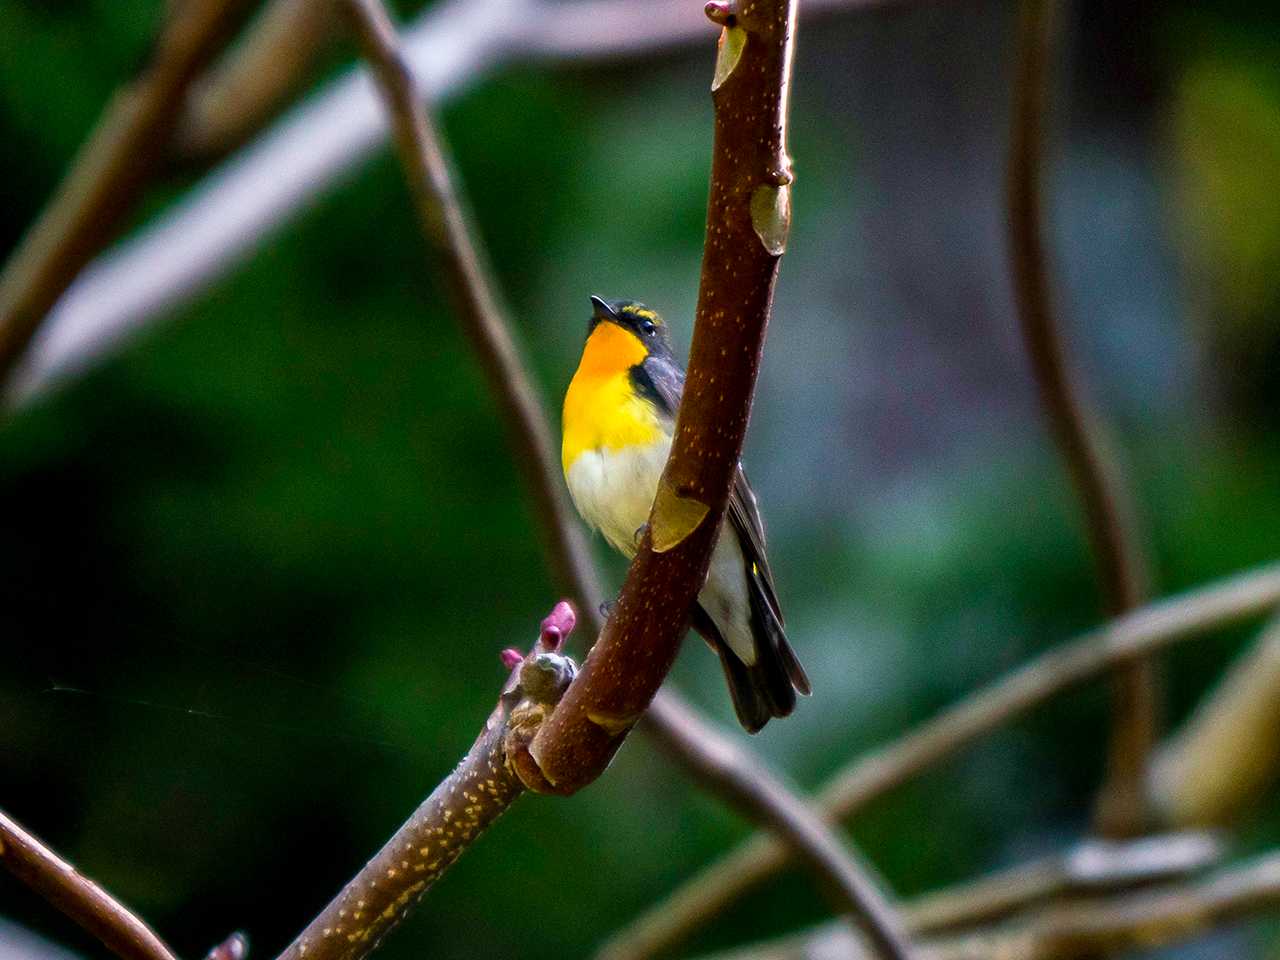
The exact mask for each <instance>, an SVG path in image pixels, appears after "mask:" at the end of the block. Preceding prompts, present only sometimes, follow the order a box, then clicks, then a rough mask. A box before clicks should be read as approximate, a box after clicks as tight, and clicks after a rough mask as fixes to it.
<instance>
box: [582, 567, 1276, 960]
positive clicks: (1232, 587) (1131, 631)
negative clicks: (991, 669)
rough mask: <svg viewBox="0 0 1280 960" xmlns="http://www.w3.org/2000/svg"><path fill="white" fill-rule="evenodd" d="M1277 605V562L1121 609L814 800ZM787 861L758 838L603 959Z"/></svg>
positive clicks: (851, 801)
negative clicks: (1116, 615) (1117, 668)
mask: <svg viewBox="0 0 1280 960" xmlns="http://www.w3.org/2000/svg"><path fill="white" fill-rule="evenodd" d="M1278 605H1280V565H1272V566H1269V567H1263V568H1261V569H1259V570H1255V571H1253V572H1250V573H1246V574H1241V575H1239V576H1236V577H1233V578H1231V579H1228V580H1224V581H1221V582H1219V583H1216V584H1211V585H1210V586H1207V587H1203V588H1200V589H1198V590H1195V591H1192V592H1190V593H1186V594H1183V595H1182V596H1179V597H1174V598H1172V599H1168V600H1164V601H1161V602H1159V603H1156V604H1152V605H1150V606H1147V607H1142V608H1140V609H1138V610H1135V611H1133V612H1132V613H1128V614H1125V615H1124V616H1122V617H1119V618H1117V619H1116V620H1114V621H1112V622H1111V623H1109V624H1108V625H1106V626H1105V627H1103V628H1101V629H1100V630H1097V631H1095V632H1093V633H1090V634H1087V635H1086V636H1084V637H1082V638H1081V639H1079V640H1076V641H1074V642H1072V643H1069V644H1067V645H1065V646H1062V647H1058V648H1056V649H1054V650H1050V651H1049V652H1047V653H1045V654H1042V655H1041V656H1039V657H1037V658H1036V659H1034V660H1032V661H1031V662H1030V663H1027V664H1026V665H1024V666H1022V667H1020V668H1019V669H1017V670H1015V671H1014V672H1012V673H1010V674H1007V675H1006V676H1004V677H1003V678H1001V679H999V680H997V681H996V682H995V683H993V684H991V685H990V686H987V687H984V688H982V689H981V690H978V691H977V692H975V693H973V694H970V695H969V696H968V697H966V698H965V699H963V700H961V701H960V702H958V703H956V704H954V705H953V706H951V707H949V708H947V709H946V710H944V711H943V712H942V713H941V714H939V715H938V716H936V717H934V718H933V719H931V720H929V721H927V722H926V723H924V724H922V725H920V726H918V727H917V728H916V729H914V730H912V731H911V732H909V733H907V734H906V735H905V736H903V737H901V738H900V739H898V740H895V741H892V742H891V743H889V744H887V745H885V746H883V747H881V748H879V749H878V750H874V751H872V752H871V753H870V754H868V755H866V756H864V757H861V758H859V759H857V760H855V761H853V762H852V763H851V764H849V765H848V766H846V767H845V768H843V769H842V770H840V771H838V772H837V773H836V775H835V776H834V777H833V778H832V779H831V780H829V781H828V782H827V784H826V785H825V786H824V787H823V788H822V790H821V792H820V793H819V794H818V798H817V807H818V809H819V811H820V812H821V814H822V815H823V816H824V817H826V818H827V819H828V820H831V821H833V822H834V821H837V820H842V819H844V818H847V817H849V816H851V815H852V814H854V813H856V812H857V811H859V810H861V809H862V808H863V807H864V806H866V805H867V804H868V803H870V802H871V801H872V800H875V799H876V798H878V797H881V796H883V795H884V794H886V793H888V792H889V791H890V790H892V789H893V788H895V787H897V786H899V785H900V784H902V783H904V782H906V781H907V780H909V779H911V778H912V777H914V776H916V775H917V774H919V773H921V772H923V771H924V770H926V769H928V768H929V767H931V766H933V765H934V764H936V763H938V762H939V761H941V760H944V759H946V758H949V757H951V756H954V755H955V754H956V753H958V752H959V751H960V750H962V749H963V748H965V747H967V746H968V745H970V744H971V743H973V742H974V741H975V740H977V739H978V738H979V737H982V736H984V735H985V734H988V733H991V732H992V731H994V730H997V729H999V728H1000V727H1002V726H1004V725H1005V724H1007V723H1009V722H1011V721H1013V720H1016V719H1017V718H1018V717H1020V716H1022V715H1023V714H1025V713H1026V712H1027V711H1029V710H1030V709H1031V708H1033V707H1035V706H1037V705H1038V704H1041V703H1043V702H1044V701H1045V700H1048V699H1049V698H1050V697H1053V696H1054V695H1056V694H1058V693H1061V692H1062V691H1064V690H1067V689H1069V688H1070V687H1073V686H1075V685H1076V684H1079V683H1081V682H1083V681H1084V680H1087V679H1089V678H1091V677H1094V676H1097V675H1098V674H1099V673H1103V672H1105V671H1106V670H1109V669H1111V668H1112V667H1114V666H1115V665H1116V664H1118V663H1124V662H1126V661H1128V660H1132V659H1133V658H1135V657H1140V656H1150V655H1152V654H1155V653H1157V652H1159V651H1160V650H1163V649H1164V648H1166V647H1168V646H1170V645H1172V644H1174V643H1176V642H1178V641H1180V640H1185V639H1188V638H1190V637H1192V636H1195V635H1197V634H1200V633H1203V632H1205V631H1208V630H1212V629H1215V628H1218V627H1223V626H1226V625H1228V624H1231V623H1235V622H1238V621H1240V620H1244V619H1246V618H1248V617H1252V616H1257V615H1259V614H1264V613H1267V612H1269V611H1271V610H1273V609H1275V608H1276V607H1277V606H1278ZM789 860H790V856H789V854H788V851H787V849H786V848H785V847H784V846H783V845H782V844H780V843H778V842H777V841H776V840H774V839H773V838H771V837H765V836H755V837H753V838H752V839H751V840H749V841H747V842H746V843H744V844H743V845H742V846H740V847H739V848H738V849H737V850H735V851H733V852H732V853H730V854H729V855H727V856H726V857H724V858H722V859H721V860H719V861H718V862H716V863H714V864H712V865H711V866H710V867H708V868H706V869H705V870H703V871H702V872H701V873H699V874H698V875H697V876H695V877H694V878H693V879H692V880H690V881H689V882H687V883H686V884H684V885H683V886H682V887H681V888H680V889H678V890H677V891H676V892H675V893H673V894H672V895H671V896H670V897H668V898H667V899H665V900H663V901H662V902H660V903H659V904H657V905H656V906H654V907H653V908H652V909H650V910H649V911H648V912H647V913H645V914H644V915H643V916H641V917H640V918H639V919H638V920H637V921H635V922H634V923H633V924H632V925H631V926H629V927H627V928H626V929H624V930H623V931H622V932H620V933H619V934H618V935H617V936H616V937H615V938H614V939H613V940H611V941H610V942H609V943H608V944H607V945H606V946H605V948H604V949H603V950H602V951H601V956H602V957H608V958H609V960H640V958H643V957H651V956H654V955H656V954H658V953H661V952H662V951H664V950H668V949H670V948H671V947H673V946H674V945H676V944H678V943H680V942H682V941H683V940H684V939H686V938H687V937H688V936H689V935H690V934H692V933H693V932H694V931H695V930H697V929H699V928H700V927H701V926H702V925H703V924H705V923H707V922H708V921H710V920H711V919H712V918H713V917H715V916H716V915H717V914H719V913H720V912H721V911H722V910H724V908H725V907H726V906H727V905H728V904H730V903H732V902H733V901H735V900H736V899H738V898H739V897H741V896H742V895H743V894H745V893H747V892H748V891H749V890H752V889H754V888H755V887H756V886H757V885H759V884H760V883H762V882H764V881H765V880H766V879H768V878H769V877H771V876H773V875H774V874H776V873H778V872H779V871H780V870H781V869H782V868H783V867H785V866H786V865H787V863H788V862H789Z"/></svg>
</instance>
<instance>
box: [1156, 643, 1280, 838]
mask: <svg viewBox="0 0 1280 960" xmlns="http://www.w3.org/2000/svg"><path fill="white" fill-rule="evenodd" d="M1277 768H1280V621H1273V622H1272V623H1271V624H1270V625H1269V626H1268V627H1267V629H1266V630H1264V631H1263V633H1262V635H1261V636H1260V637H1259V638H1258V640H1257V642H1256V643H1255V644H1254V646H1253V648H1252V649H1251V650H1249V651H1248V652H1246V653H1245V654H1244V655H1243V656H1242V657H1241V658H1240V660H1239V661H1238V662H1237V663H1235V664H1234V665H1233V666H1232V667H1231V668H1230V670H1229V671H1228V673H1227V675H1226V677H1224V678H1223V679H1222V680H1221V681H1220V682H1219V683H1218V685H1217V687H1215V688H1214V689H1213V690H1212V691H1211V692H1210V693H1209V695H1208V696H1207V697H1206V698H1205V700H1204V702H1203V703H1202V704H1201V705H1200V706H1199V707H1198V708H1197V709H1196V711H1195V713H1194V714H1193V715H1192V716H1191V718H1190V719H1189V720H1188V721H1187V722H1186V725H1185V726H1184V727H1183V728H1182V730H1181V731H1180V732H1179V733H1178V734H1177V736H1175V737H1174V738H1173V739H1172V740H1171V741H1170V742H1169V743H1168V744H1166V745H1165V746H1164V747H1163V748H1162V749H1161V750H1160V752H1159V754H1157V755H1156V759H1155V762H1154V763H1153V764H1152V767H1151V788H1150V789H1151V796H1152V802H1153V803H1154V804H1155V807H1156V810H1157V812H1158V813H1159V814H1160V816H1161V817H1162V818H1163V819H1164V820H1165V821H1166V822H1168V823H1170V824H1174V825H1178V826H1183V825H1218V824H1227V823H1229V822H1230V821H1231V820H1233V819H1234V818H1235V817H1236V816H1237V815H1238V814H1239V812H1240V811H1241V809H1242V808H1244V807H1246V806H1248V804H1250V803H1251V802H1252V801H1255V800H1257V799H1258V798H1259V796H1260V795H1261V794H1262V792H1263V791H1264V790H1265V789H1266V787H1267V786H1268V785H1269V784H1270V783H1272V782H1274V780H1275V777H1276V770H1277Z"/></svg>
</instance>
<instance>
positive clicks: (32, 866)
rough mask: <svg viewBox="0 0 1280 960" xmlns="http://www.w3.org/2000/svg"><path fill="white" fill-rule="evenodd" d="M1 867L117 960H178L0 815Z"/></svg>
mask: <svg viewBox="0 0 1280 960" xmlns="http://www.w3.org/2000/svg"><path fill="white" fill-rule="evenodd" d="M0 863H2V864H4V867H5V869H7V870H8V871H9V872H10V873H12V874H13V875H14V876H15V877H17V878H18V879H19V880H21V881H22V882H23V883H25V884H26V885H27V886H28V887H30V888H31V889H32V890H34V891H35V892H36V893H38V894H40V896H42V897H44V899H46V900H48V901H49V902H50V903H51V904H53V905H54V906H55V907H57V908H58V909H59V910H61V911H62V912H63V913H65V914H66V915H67V916H68V917H70V918H71V919H72V920H74V921H75V922H76V923H78V924H79V925H80V926H81V927H83V928H84V929H85V930H86V931H88V932H89V933H90V934H91V935H93V936H94V937H96V938H97V939H98V940H99V941H100V942H101V943H102V945H103V946H105V947H106V948H107V949H108V950H110V951H111V952H112V953H114V954H115V955H116V956H118V957H120V958H121V960H177V956H176V955H175V954H174V952H173V951H172V950H170V949H169V947H168V945H167V944H166V943H165V942H164V941H163V940H161V939H160V938H159V937H158V936H157V935H156V932H155V931H154V930H152V929H151V928H150V927H149V926H147V925H146V924H145V923H144V922H143V921H142V920H140V919H139V918H138V916H137V915H136V914H135V913H133V911H131V910H130V909H129V908H128V907H126V906H125V905H124V904H122V903H121V902H120V901H119V900H117V899H115V897H113V896H111V894H109V893H107V891H105V890H103V889H102V887H100V886H98V885H97V884H96V883H94V882H93V881H92V880H90V879H89V878H88V877H86V876H85V875H84V874H82V873H80V871H78V870H77V869H76V868H75V867H73V866H72V865H71V864H69V863H67V861H65V860H63V859H62V858H61V857H59V856H58V855H57V854H56V853H54V852H53V851H52V850H50V849H49V848H48V847H46V846H45V845H44V844H43V843H41V842H40V840H39V839H37V838H36V837H34V836H32V835H31V834H30V833H28V832H27V831H26V830H24V829H23V828H22V827H21V826H20V825H19V824H18V823H16V822H15V821H14V820H12V819H11V818H10V817H9V816H7V815H6V814H4V813H3V812H0Z"/></svg>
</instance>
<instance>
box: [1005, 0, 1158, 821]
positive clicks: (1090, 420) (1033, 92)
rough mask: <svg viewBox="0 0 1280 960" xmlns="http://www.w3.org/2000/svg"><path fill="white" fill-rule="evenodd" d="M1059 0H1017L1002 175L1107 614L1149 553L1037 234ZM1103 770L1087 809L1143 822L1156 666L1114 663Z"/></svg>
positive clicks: (1116, 609)
mask: <svg viewBox="0 0 1280 960" xmlns="http://www.w3.org/2000/svg"><path fill="white" fill-rule="evenodd" d="M1056 8H1057V0H1023V2H1022V8H1021V9H1022V16H1021V20H1020V30H1019V34H1018V37H1019V39H1018V58H1017V68H1016V75H1015V80H1014V99H1013V118H1012V126H1011V129H1010V135H1009V164H1008V176H1007V181H1008V182H1007V189H1008V204H1009V252H1010V263H1011V267H1012V271H1013V281H1014V284H1013V286H1014V295H1015V300H1016V302H1017V306H1018V318H1019V321H1020V323H1021V327H1022V337H1023V342H1024V343H1025V344H1026V348H1027V353H1028V355H1029V357H1030V359H1031V367H1032V371H1033V372H1034V374H1035V380H1036V385H1037V386H1038V388H1039V391H1040V400H1041V402H1042V404H1043V406H1044V412H1045V416H1046V417H1047V419H1048V421H1049V426H1050V429H1051V431H1052V433H1053V438H1054V440H1055V442H1056V443H1057V446H1058V451H1059V453H1060V454H1061V455H1062V459H1063V461H1064V462H1065V464H1066V467H1067V471H1068V473H1069V474H1070V475H1071V480H1072V482H1073V484H1074V485H1075V488H1076V493H1077V495H1078V496H1079V498H1080V503H1081V506H1082V508H1083V510H1084V515H1085V521H1086V526H1087V529H1088V534H1089V543H1090V546H1091V547H1092V550H1093V556H1094V561H1095V563H1096V565H1097V567H1098V577H1099V580H1100V581H1101V583H1102V590H1103V594H1104V596H1105V598H1106V608H1107V612H1108V614H1109V615H1111V616H1116V615H1118V614H1121V613H1124V612H1126V611H1128V610H1132V609H1133V608H1134V607H1136V606H1138V605H1139V604H1141V603H1142V602H1143V601H1144V600H1145V599H1146V597H1147V579H1148V574H1147V566H1148V565H1147V561H1146V558H1145V556H1144V553H1143V547H1142V543H1141V538H1140V537H1139V534H1138V531H1137V526H1136V522H1135V520H1134V510H1133V505H1132V498H1131V496H1130V492H1129V488H1128V484H1127V483H1126V482H1125V479H1124V476H1123V474H1122V472H1121V470H1120V466H1119V463H1118V462H1117V461H1116V459H1115V458H1114V457H1113V456H1112V455H1111V453H1110V451H1109V449H1108V444H1107V442H1106V440H1105V431H1104V427H1103V425H1102V423H1101V422H1100V420H1099V419H1098V417H1097V415H1096V414H1095V413H1094V412H1093V411H1092V410H1091V409H1090V408H1089V406H1088V403H1087V402H1086V400H1085V399H1084V391H1083V390H1082V388H1081V387H1080V384H1079V382H1078V380H1077V379H1076V378H1075V377H1074V375H1073V372H1072V371H1071V369H1070V362H1069V360H1068V357H1067V350H1066V346H1065V344H1064V343H1063V339H1062V334H1061V332H1060V331H1059V329H1058V323H1057V320H1056V319H1055V317H1054V308H1053V302H1052V301H1053V298H1052V294H1051V292H1050V281H1049V263H1048V255H1047V253H1046V251H1045V240H1044V211H1043V207H1044V201H1043V196H1042V193H1043V179H1044V174H1043V168H1044V134H1045V117H1046V113H1047V110H1046V108H1047V104H1048V100H1049V76H1050V65H1051V62H1052V54H1053V41H1054V33H1055V31H1054V21H1055V16H1056ZM1113 703H1114V708H1113V711H1112V713H1113V720H1112V732H1111V740H1110V744H1109V748H1108V760H1107V776H1106V783H1105V784H1104V786H1103V788H1102V790H1101V792H1100V794H1099V798H1098V808H1097V810H1096V812H1095V816H1096V820H1097V826H1098V828H1099V830H1101V831H1102V833H1103V834H1105V835H1108V836H1134V835H1136V834H1138V833H1140V832H1142V829H1143V827H1144V826H1145V824H1146V820H1147V815H1146V794H1145V789H1144V787H1145V780H1146V766H1147V758H1148V756H1149V755H1150V753H1151V750H1152V747H1153V746H1154V744H1155V740H1156V735H1157V734H1156V672H1155V665H1154V664H1153V663H1151V662H1149V661H1135V662H1133V663H1125V664H1120V665H1119V666H1118V669H1117V671H1116V679H1115V685H1114V692H1113Z"/></svg>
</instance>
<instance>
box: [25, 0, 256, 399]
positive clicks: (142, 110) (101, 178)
mask: <svg viewBox="0 0 1280 960" xmlns="http://www.w3.org/2000/svg"><path fill="white" fill-rule="evenodd" d="M249 7H250V3H249V0H200V2H193V3H186V4H183V5H182V7H181V9H180V10H179V11H178V12H176V13H172V14H170V16H169V18H168V20H167V21H166V22H165V24H164V26H163V27H162V28H161V30H160V34H159V36H158V37H157V39H156V42H155V46H154V48H153V49H152V51H151V58H150V60H149V62H148V64H147V66H146V68H145V69H144V70H143V72H142V73H141V75H140V76H139V77H138V78H137V79H136V80H134V81H133V83H132V84H130V85H129V86H127V87H125V88H124V89H122V90H120V91H119V92H118V93H117V94H116V95H115V97H114V98H113V99H112V101H111V102H110V104H108V106H107V108H106V110H105V111H104V112H103V114H102V117H101V119H99V121H98V126H97V128H96V129H95V130H94V131H93V133H92V134H91V135H90V137H89V139H88V141H87V142H86V143H85V144H84V146H83V147H81V149H80V153H79V154H78V155H77V156H76V158H75V160H73V161H72V164H71V171H70V173H68V174H67V176H66V178H65V179H64V180H63V182H62V184H61V185H60V186H59V187H58V192H57V194H56V195H55V196H54V198H53V200H52V201H51V202H50V203H49V206H48V207H47V208H46V209H45V211H44V212H43V213H42V214H41V215H40V218H39V219H38V220H37V221H36V223H35V225H34V226H33V227H32V228H31V229H30V230H29V231H28V232H27V235H26V237H24V238H23V241H22V244H21V246H19V248H18V250H17V252H16V253H15V254H14V255H13V257H12V258H11V259H10V261H9V263H8V264H7V265H6V266H5V269H4V272H3V274H0V385H2V384H3V383H4V382H5V380H6V379H7V376H8V374H9V371H10V369H11V368H12V367H13V365H14V363H15V362H16V361H17V359H18V357H19V355H20V354H21V353H22V351H23V350H24V349H25V348H26V345H27V342H28V341H29V340H30V339H31V337H32V335H33V334H34V333H35V331H36V329H37V327H39V325H40V322H41V321H42V320H43V319H44V317H45V314H47V313H48V312H49V310H50V308H51V307H53V305H54V304H55V303H56V302H57V301H58V299H59V298H60V297H61V296H62V294H63V293H64V292H65V291H66V289H67V288H68V287H69V286H70V285H71V282H72V281H73V280H74V279H75V278H76V275H77V274H78V273H79V272H80V270H81V269H82V268H83V267H84V265H85V264H86V263H88V262H89V260H90V259H91V258H92V257H94V256H95V255H96V254H97V253H98V252H99V251H100V250H102V248H103V247H105V246H106V245H107V244H108V243H109V242H110V241H111V240H112V239H114V237H115V235H116V233H117V232H118V231H119V230H120V228H121V227H122V226H123V224H124V222H125V220H126V219H127V217H128V216H129V214H130V213H131V212H132V211H133V208H134V205H135V203H136V202H137V200H138V199H139V197H140V196H141V195H142V192H143V190H144V189H145V188H146V186H147V184H148V183H149V182H150V181H151V178H152V177H153V176H154V174H155V171H156V169H157V168H158V167H159V165H160V163H161V161H162V160H163V158H164V157H165V156H167V150H168V144H169V141H170V135H171V133H172V130H173V127H174V124H175V123H176V121H177V118H178V113H179V111H180V110H181V109H182V105H183V103H184V102H185V99H186V95H187V90H188V89H189V87H190V85H191V82H192V81H193V80H194V79H195V78H196V76H197V75H198V74H199V72H200V71H201V70H202V69H203V68H204V66H205V65H206V64H207V63H208V62H209V61H210V60H211V59H212V58H213V56H214V55H215V54H216V53H217V52H218V50H219V49H221V48H222V46H223V45H224V44H225V43H226V41H227V40H228V39H229V38H230V36H231V34H232V33H233V32H234V30H235V28H236V27H237V26H238V25H239V24H240V22H241V20H242V19H243V18H244V16H245V15H246V14H247V12H248V10H249Z"/></svg>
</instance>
